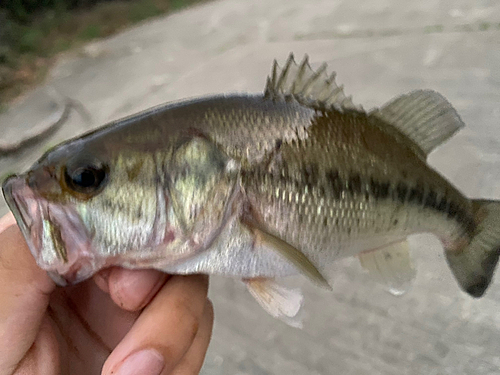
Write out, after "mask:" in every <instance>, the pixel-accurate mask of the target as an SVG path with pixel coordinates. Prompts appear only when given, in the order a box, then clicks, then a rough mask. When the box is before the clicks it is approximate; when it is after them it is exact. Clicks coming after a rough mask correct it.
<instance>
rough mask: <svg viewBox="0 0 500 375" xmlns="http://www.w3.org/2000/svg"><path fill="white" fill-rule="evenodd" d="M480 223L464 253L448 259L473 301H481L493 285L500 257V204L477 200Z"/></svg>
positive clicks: (451, 252) (449, 253) (452, 252)
mask: <svg viewBox="0 0 500 375" xmlns="http://www.w3.org/2000/svg"><path fill="white" fill-rule="evenodd" d="M473 204H474V207H475V216H476V220H477V222H478V223H479V224H478V226H477V229H476V231H475V234H474V237H473V238H472V240H471V241H470V242H469V243H468V244H467V245H466V246H465V247H464V248H463V249H458V251H457V249H454V250H451V249H450V250H448V251H447V252H446V256H447V259H448V264H449V265H450V268H451V270H452V271H453V274H454V275H455V278H456V279H457V281H458V283H459V284H460V286H461V287H462V289H463V290H465V291H466V292H467V293H469V294H470V295H471V296H473V297H476V298H478V297H481V296H482V295H483V294H484V292H485V291H486V288H488V285H489V284H490V282H491V279H492V277H493V273H494V271H495V266H496V265H497V262H498V258H499V256H500V201H489V200H474V201H473Z"/></svg>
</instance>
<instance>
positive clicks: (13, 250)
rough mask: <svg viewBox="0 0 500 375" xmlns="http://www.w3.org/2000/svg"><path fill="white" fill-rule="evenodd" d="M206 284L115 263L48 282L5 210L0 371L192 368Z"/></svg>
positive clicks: (118, 372) (201, 344) (201, 334)
mask: <svg viewBox="0 0 500 375" xmlns="http://www.w3.org/2000/svg"><path fill="white" fill-rule="evenodd" d="M207 290H208V278H207V277H205V276H198V275H196V276H171V277H170V276H168V275H165V274H163V273H160V272H158V271H153V270H135V271H132V270H126V269H122V268H112V269H108V270H105V271H103V272H101V273H100V274H98V275H96V276H95V277H94V278H93V280H87V281H85V282H83V283H80V284H78V285H75V286H72V287H67V288H56V286H55V285H54V283H53V282H52V280H51V279H50V278H49V277H48V275H47V274H46V272H45V271H43V270H41V269H40V268H38V266H37V265H36V263H35V260H34V258H33V257H32V256H31V254H30V252H29V249H28V248H27V246H26V243H25V241H24V239H23V237H22V235H21V233H20V231H19V230H18V228H17V226H16V225H15V221H14V219H13V217H12V215H10V214H9V215H7V216H5V217H4V218H2V219H0V375H11V374H14V375H20V374H23V375H24V374H37V375H52V374H71V375H80V374H86V375H88V374H100V373H101V369H102V374H103V375H111V374H113V375H131V374H141V375H153V374H154V375H159V374H162V375H166V374H175V375H187V374H198V373H199V371H200V368H201V366H202V364H203V360H204V357H205V353H206V351H207V347H208V344H209V341H210V336H211V332H212V324H213V309H212V305H211V303H210V301H209V300H208V299H207ZM103 364H104V367H103Z"/></svg>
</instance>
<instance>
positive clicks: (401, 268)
mask: <svg viewBox="0 0 500 375" xmlns="http://www.w3.org/2000/svg"><path fill="white" fill-rule="evenodd" d="M409 250H410V249H409V245H408V241H407V240H404V241H401V242H396V243H393V244H390V245H388V246H385V247H383V248H379V249H376V250H370V251H365V252H363V253H361V254H358V257H359V260H360V262H361V266H362V267H363V268H364V269H366V270H367V271H368V272H369V273H370V275H371V276H372V277H373V278H374V279H375V280H376V281H378V282H380V283H381V284H383V285H385V286H386V287H388V289H389V292H391V293H392V294H394V295H401V294H404V293H405V292H406V291H407V290H408V289H409V288H410V286H411V284H412V281H413V280H414V278H415V275H416V272H415V269H414V267H413V265H412V262H411V258H410V251H409Z"/></svg>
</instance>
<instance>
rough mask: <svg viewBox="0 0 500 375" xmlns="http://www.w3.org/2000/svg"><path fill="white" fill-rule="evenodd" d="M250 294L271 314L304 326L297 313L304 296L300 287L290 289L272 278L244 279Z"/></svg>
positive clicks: (289, 322)
mask: <svg viewBox="0 0 500 375" xmlns="http://www.w3.org/2000/svg"><path fill="white" fill-rule="evenodd" d="M243 281H244V282H245V284H246V286H247V289H248V291H249V292H250V294H251V295H252V296H253V297H254V298H255V299H256V300H257V302H258V303H259V304H260V305H261V306H262V308H264V310H266V311H267V312H268V313H269V314H270V315H271V316H273V317H275V318H278V319H281V320H282V321H283V322H285V323H287V324H288V325H290V326H292V327H296V328H302V322H301V321H300V319H298V318H297V314H298V313H299V311H300V308H301V307H302V302H303V301H304V297H303V296H302V293H301V292H300V290H298V289H288V288H286V287H284V286H281V285H279V284H278V283H276V282H275V281H274V280H272V279H265V278H256V279H246V280H243Z"/></svg>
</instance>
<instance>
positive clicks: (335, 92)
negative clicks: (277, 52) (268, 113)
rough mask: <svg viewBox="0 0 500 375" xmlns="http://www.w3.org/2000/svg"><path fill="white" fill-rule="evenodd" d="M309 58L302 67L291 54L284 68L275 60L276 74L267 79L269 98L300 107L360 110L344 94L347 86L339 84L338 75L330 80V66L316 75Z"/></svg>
mask: <svg viewBox="0 0 500 375" xmlns="http://www.w3.org/2000/svg"><path fill="white" fill-rule="evenodd" d="M308 59H309V58H308V56H307V55H305V56H304V59H303V60H302V62H301V63H300V64H297V63H296V62H295V59H294V57H293V54H290V56H289V57H288V60H287V61H286V63H285V65H284V66H283V68H280V67H279V65H278V63H277V61H276V60H274V64H273V71H272V73H271V75H270V76H269V77H268V78H267V84H266V90H265V92H264V94H265V96H266V97H267V98H271V99H273V100H276V99H289V98H293V99H295V100H297V101H298V102H299V103H301V104H304V105H308V106H311V107H314V108H319V109H336V110H340V111H342V110H345V109H350V110H358V111H362V110H363V108H362V107H361V106H358V105H355V104H354V103H353V102H352V98H351V97H350V96H349V97H348V96H346V95H345V94H344V88H343V86H338V85H337V84H336V83H335V76H336V73H332V74H331V75H330V76H329V75H328V74H327V73H326V64H323V65H321V67H320V68H319V69H318V70H316V71H314V70H313V69H312V68H311V66H310V65H309V61H308Z"/></svg>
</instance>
